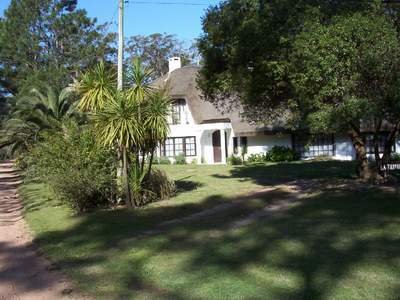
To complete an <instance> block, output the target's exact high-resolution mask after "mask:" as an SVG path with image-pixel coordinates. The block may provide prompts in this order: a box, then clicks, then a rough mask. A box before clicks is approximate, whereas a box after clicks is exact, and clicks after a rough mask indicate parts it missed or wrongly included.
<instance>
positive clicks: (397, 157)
mask: <svg viewBox="0 0 400 300" xmlns="http://www.w3.org/2000/svg"><path fill="white" fill-rule="evenodd" d="M390 160H392V161H400V154H399V153H392V154H391V155H390Z"/></svg>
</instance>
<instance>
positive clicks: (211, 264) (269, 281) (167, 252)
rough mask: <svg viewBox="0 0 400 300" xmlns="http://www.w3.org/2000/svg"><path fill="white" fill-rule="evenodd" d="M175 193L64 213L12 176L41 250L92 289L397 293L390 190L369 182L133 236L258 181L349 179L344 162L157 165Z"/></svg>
mask: <svg viewBox="0 0 400 300" xmlns="http://www.w3.org/2000/svg"><path fill="white" fill-rule="evenodd" d="M159 167H160V168H162V169H164V170H166V172H167V173H168V174H169V175H170V176H171V177H172V178H174V179H175V180H176V181H177V185H178V187H179V188H180V192H179V194H178V195H177V196H176V197H174V198H173V199H171V200H169V201H164V202H159V203H154V204H152V205H150V206H149V207H147V208H145V209H138V210H135V211H130V212H129V211H126V210H114V211H99V212H96V213H91V214H86V215H82V216H73V215H72V214H71V212H70V211H69V210H68V209H66V208H65V207H63V206H57V205H55V204H56V203H55V202H54V201H52V200H51V198H52V195H51V193H50V192H49V191H48V190H46V188H45V186H43V185H40V184H28V185H25V186H23V188H22V189H21V193H22V195H23V197H24V199H25V203H26V219H27V221H28V223H29V225H30V227H31V228H32V230H33V232H34V234H35V237H36V240H37V242H38V243H39V245H40V246H41V247H42V248H43V250H44V252H45V253H46V254H47V255H48V256H50V257H51V258H52V259H53V260H54V261H56V262H58V263H59V264H60V266H61V267H62V268H63V269H64V270H65V271H66V272H67V273H68V274H69V275H70V276H71V278H72V279H73V281H74V282H75V283H76V285H77V286H78V288H80V289H81V290H82V291H84V292H87V293H90V294H92V295H94V296H95V297H96V299H397V298H398V295H399V293H400V251H399V249H400V202H399V201H400V199H399V195H398V194H396V193H395V192H391V191H389V190H382V189H378V188H358V189H353V190H351V189H339V188H335V189H321V190H318V191H316V192H315V193H311V194H307V195H304V196H305V198H304V199H303V200H302V202H301V204H300V205H297V206H294V207H292V208H290V209H289V210H288V211H287V212H286V213H283V214H280V215H277V216H276V217H273V218H261V219H259V220H258V221H256V222H253V223H250V224H248V225H246V226H242V227H237V228H235V227H232V226H230V225H231V224H233V223H234V222H235V221H236V220H238V219H240V218H243V217H245V216H246V215H248V214H250V213H251V212H253V211H257V210H258V209H259V208H260V207H264V206H265V205H266V204H267V203H269V202H272V201H276V200H279V199H283V198H285V197H286V196H287V194H286V193H285V192H284V191H277V192H274V193H271V194H269V195H268V196H267V197H263V198H257V197H254V198H250V199H249V200H248V201H245V202H241V203H239V204H237V205H235V206H232V207H231V208H228V209H226V210H225V211H223V212H220V213H217V214H213V215H211V216H209V217H207V218H205V219H202V220H198V221H196V222H186V223H183V224H175V225H172V226H170V227H169V228H167V229H166V230H165V231H164V232H162V233H160V234H155V235H151V236H145V237H144V236H140V235H139V234H140V233H141V232H143V231H144V230H148V229H151V228H154V227H156V225H157V224H159V223H160V222H162V221H165V220H168V219H173V218H176V217H182V216H186V215H189V214H191V213H193V212H196V211H201V210H203V209H205V208H208V207H213V206H215V205H218V204H219V203H224V202H230V201H232V199H233V198H234V197H235V196H237V195H239V194H241V193H247V192H250V191H255V190H257V189H261V188H262V187H264V186H265V185H268V184H274V183H285V182H290V181H292V180H295V179H322V180H323V181H324V182H327V183H331V184H335V183H336V182H338V181H342V180H345V181H347V182H352V180H353V179H351V178H352V176H353V174H352V170H353V165H352V164H351V163H338V162H303V163H289V164H278V165H274V164H271V165H256V166H244V167H241V166H240V167H229V166H194V165H186V166H159Z"/></svg>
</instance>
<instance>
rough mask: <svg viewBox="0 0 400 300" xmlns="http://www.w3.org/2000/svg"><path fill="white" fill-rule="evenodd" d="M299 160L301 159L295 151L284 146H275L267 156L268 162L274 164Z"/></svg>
mask: <svg viewBox="0 0 400 300" xmlns="http://www.w3.org/2000/svg"><path fill="white" fill-rule="evenodd" d="M298 159H299V157H298V155H297V153H296V152H295V151H294V150H293V149H290V148H288V147H284V146H274V147H272V149H271V150H270V151H268V153H267V154H266V160H267V161H273V162H281V161H294V160H298Z"/></svg>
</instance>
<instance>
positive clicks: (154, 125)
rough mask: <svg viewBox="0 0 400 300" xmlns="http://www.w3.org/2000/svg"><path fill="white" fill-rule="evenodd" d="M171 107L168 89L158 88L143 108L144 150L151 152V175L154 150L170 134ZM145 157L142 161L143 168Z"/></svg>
mask: <svg viewBox="0 0 400 300" xmlns="http://www.w3.org/2000/svg"><path fill="white" fill-rule="evenodd" d="M170 109H171V99H170V97H169V96H168V95H167V93H166V90H157V91H156V92H154V93H153V94H152V95H151V96H150V97H149V99H148V101H147V102H146V105H145V107H144V110H143V119H144V123H143V124H144V132H145V143H144V150H145V151H144V152H146V153H147V154H148V153H150V159H149V167H148V171H147V174H148V176H150V172H151V167H152V164H153V158H154V152H155V149H156V148H157V144H158V143H159V142H161V141H165V139H166V138H167V137H168V134H169V125H168V115H169V114H170ZM143 166H144V157H143V161H142V170H143Z"/></svg>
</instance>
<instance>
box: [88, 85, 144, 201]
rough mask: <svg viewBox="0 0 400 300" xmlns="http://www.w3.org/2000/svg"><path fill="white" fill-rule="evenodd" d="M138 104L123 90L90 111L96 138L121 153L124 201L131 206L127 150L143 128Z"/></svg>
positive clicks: (140, 138) (135, 142) (136, 142)
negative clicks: (138, 116)
mask: <svg viewBox="0 0 400 300" xmlns="http://www.w3.org/2000/svg"><path fill="white" fill-rule="evenodd" d="M137 110H138V104H137V103H136V102H134V101H132V100H130V99H128V97H127V96H126V93H125V92H123V91H118V92H116V93H115V98H112V99H109V101H107V102H105V104H104V106H103V108H102V109H101V110H98V111H95V112H93V113H92V120H93V122H94V126H95V129H96V134H97V137H98V139H99V140H100V141H101V142H102V143H103V144H104V145H106V146H109V147H112V146H114V145H118V149H119V150H120V151H121V154H122V171H123V174H122V175H123V182H124V187H125V195H126V202H127V205H128V206H132V202H131V197H130V187H129V180H128V170H129V162H128V151H130V149H132V147H133V146H134V145H137V144H139V143H140V142H141V140H142V138H143V130H142V127H141V124H140V123H139V122H138V121H139V120H138V119H137Z"/></svg>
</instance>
